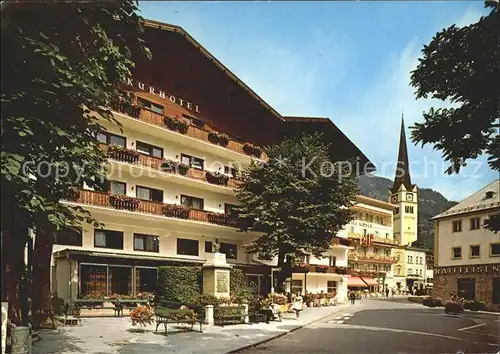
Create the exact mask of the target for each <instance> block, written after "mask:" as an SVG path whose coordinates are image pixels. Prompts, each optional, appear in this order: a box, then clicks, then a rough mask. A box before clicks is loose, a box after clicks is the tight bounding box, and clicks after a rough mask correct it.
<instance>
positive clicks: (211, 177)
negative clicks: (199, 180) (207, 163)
mask: <svg viewBox="0 0 500 354" xmlns="http://www.w3.org/2000/svg"><path fill="white" fill-rule="evenodd" d="M205 177H206V178H207V182H208V183H212V184H218V185H221V186H226V185H227V181H229V177H228V176H226V175H225V174H222V173H220V172H211V171H207V172H206V173H205Z"/></svg>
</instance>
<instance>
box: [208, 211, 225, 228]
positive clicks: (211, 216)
mask: <svg viewBox="0 0 500 354" xmlns="http://www.w3.org/2000/svg"><path fill="white" fill-rule="evenodd" d="M207 219H208V222H210V223H212V224H218V225H227V224H228V222H227V215H226V214H222V213H211V212H209V213H207Z"/></svg>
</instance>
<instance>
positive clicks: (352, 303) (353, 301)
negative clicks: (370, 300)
mask: <svg viewBox="0 0 500 354" xmlns="http://www.w3.org/2000/svg"><path fill="white" fill-rule="evenodd" d="M349 298H350V299H351V305H354V304H355V303H356V294H355V293H354V291H351V293H350V294H349Z"/></svg>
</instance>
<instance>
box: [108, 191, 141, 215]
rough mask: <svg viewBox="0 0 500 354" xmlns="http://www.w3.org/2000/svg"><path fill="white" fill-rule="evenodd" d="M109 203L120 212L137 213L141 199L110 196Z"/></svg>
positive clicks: (126, 196)
mask: <svg viewBox="0 0 500 354" xmlns="http://www.w3.org/2000/svg"><path fill="white" fill-rule="evenodd" d="M109 203H110V204H111V206H112V207H113V208H115V209H118V210H129V211H135V210H136V209H137V208H138V207H139V199H137V198H134V197H129V196H128V195H113V194H110V195H109Z"/></svg>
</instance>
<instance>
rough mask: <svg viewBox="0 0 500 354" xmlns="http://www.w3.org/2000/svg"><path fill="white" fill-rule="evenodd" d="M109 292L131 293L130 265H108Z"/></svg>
mask: <svg viewBox="0 0 500 354" xmlns="http://www.w3.org/2000/svg"><path fill="white" fill-rule="evenodd" d="M108 275H109V278H108V283H109V292H110V294H132V267H118V266H109V272H108Z"/></svg>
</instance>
